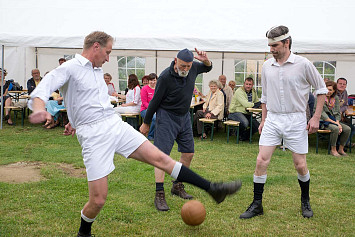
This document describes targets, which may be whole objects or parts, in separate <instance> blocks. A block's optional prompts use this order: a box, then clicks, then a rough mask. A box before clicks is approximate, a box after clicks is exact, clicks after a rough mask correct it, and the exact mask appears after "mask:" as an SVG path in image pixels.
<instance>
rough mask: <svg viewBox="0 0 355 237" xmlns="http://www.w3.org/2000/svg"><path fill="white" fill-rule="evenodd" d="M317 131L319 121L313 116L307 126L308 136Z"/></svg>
mask: <svg viewBox="0 0 355 237" xmlns="http://www.w3.org/2000/svg"><path fill="white" fill-rule="evenodd" d="M318 129H319V119H317V118H315V117H314V116H313V117H312V118H311V119H310V120H309V122H308V124H307V130H308V134H312V133H315V132H317V131H318Z"/></svg>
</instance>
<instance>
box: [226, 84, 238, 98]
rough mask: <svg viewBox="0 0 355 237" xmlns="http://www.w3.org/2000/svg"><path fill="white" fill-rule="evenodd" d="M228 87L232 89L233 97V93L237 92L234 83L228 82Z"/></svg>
mask: <svg viewBox="0 0 355 237" xmlns="http://www.w3.org/2000/svg"><path fill="white" fill-rule="evenodd" d="M228 86H229V87H230V88H232V91H233V95H234V93H235V91H236V90H237V87H236V83H235V81H229V82H228Z"/></svg>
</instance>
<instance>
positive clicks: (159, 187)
mask: <svg viewBox="0 0 355 237" xmlns="http://www.w3.org/2000/svg"><path fill="white" fill-rule="evenodd" d="M155 191H156V192H158V191H164V183H155Z"/></svg>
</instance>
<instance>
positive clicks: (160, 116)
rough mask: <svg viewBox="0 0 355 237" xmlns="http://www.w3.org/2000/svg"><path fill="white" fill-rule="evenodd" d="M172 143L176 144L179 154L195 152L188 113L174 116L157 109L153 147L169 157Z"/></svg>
mask: <svg viewBox="0 0 355 237" xmlns="http://www.w3.org/2000/svg"><path fill="white" fill-rule="evenodd" d="M174 141H176V143H177V144H178V151H179V152H182V153H194V152H195V149H194V146H195V145H194V138H193V134H192V127H191V116H190V113H186V114H185V115H175V114H172V113H170V112H168V111H166V110H164V109H158V111H157V118H156V124H155V136H154V145H155V146H156V147H158V148H159V149H160V150H161V151H162V152H164V153H165V154H167V155H170V152H171V149H172V148H173V146H174Z"/></svg>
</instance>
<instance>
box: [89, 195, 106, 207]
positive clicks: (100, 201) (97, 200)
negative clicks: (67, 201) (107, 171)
mask: <svg viewBox="0 0 355 237" xmlns="http://www.w3.org/2000/svg"><path fill="white" fill-rule="evenodd" d="M105 202H106V196H100V195H97V196H95V197H93V198H92V199H91V200H90V204H91V205H92V206H93V207H94V208H95V209H96V210H101V209H102V208H103V207H104V205H105Z"/></svg>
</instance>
